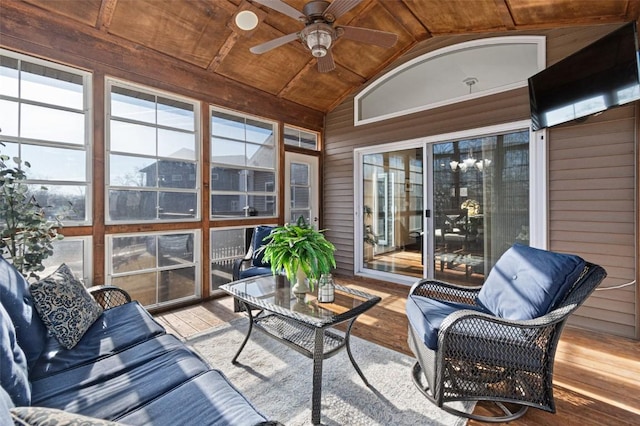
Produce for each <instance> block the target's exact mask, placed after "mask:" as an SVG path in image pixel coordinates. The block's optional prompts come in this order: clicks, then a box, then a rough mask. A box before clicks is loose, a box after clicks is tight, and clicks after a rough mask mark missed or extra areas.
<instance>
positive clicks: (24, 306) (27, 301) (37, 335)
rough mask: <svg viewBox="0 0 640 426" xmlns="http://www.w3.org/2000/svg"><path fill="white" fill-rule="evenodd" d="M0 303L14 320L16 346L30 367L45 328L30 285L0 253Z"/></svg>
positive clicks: (41, 347) (38, 348) (38, 354)
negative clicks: (36, 308) (37, 310)
mask: <svg viewBox="0 0 640 426" xmlns="http://www.w3.org/2000/svg"><path fill="white" fill-rule="evenodd" d="M0 302H2V305H3V306H4V308H5V310H6V311H7V313H8V314H9V316H10V317H11V320H12V321H13V325H14V327H15V330H16V338H17V340H18V345H19V346H20V347H21V348H22V350H23V351H24V354H25V356H26V357H27V365H28V366H29V368H31V367H32V366H33V365H34V364H35V363H36V361H37V360H38V358H39V357H40V354H42V351H43V350H44V345H45V342H46V339H47V329H46V327H45V326H44V324H43V323H42V321H41V320H40V317H39V316H38V313H37V312H36V310H35V308H34V307H33V298H32V297H31V294H30V293H29V284H28V283H27V281H26V280H25V279H24V277H23V276H22V275H21V274H20V272H18V271H17V270H16V268H14V267H13V265H12V264H11V263H9V262H7V261H6V260H5V259H4V258H3V257H2V256H0Z"/></svg>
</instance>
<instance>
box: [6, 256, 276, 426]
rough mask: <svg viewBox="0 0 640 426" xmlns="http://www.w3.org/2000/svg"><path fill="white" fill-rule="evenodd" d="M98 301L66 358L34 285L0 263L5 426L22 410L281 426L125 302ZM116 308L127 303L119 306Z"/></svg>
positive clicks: (103, 292) (107, 293)
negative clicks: (94, 314)
mask: <svg viewBox="0 0 640 426" xmlns="http://www.w3.org/2000/svg"><path fill="white" fill-rule="evenodd" d="M96 294H97V296H96V297H95V299H96V300H97V301H98V302H101V303H100V304H101V305H102V307H103V308H104V311H103V312H102V313H101V314H100V316H99V317H98V319H97V320H96V321H95V322H93V324H92V325H91V326H90V327H89V328H88V330H87V331H86V333H84V335H83V336H82V338H81V339H80V341H79V343H77V345H76V346H75V347H73V348H72V349H66V348H65V347H63V346H62V345H61V344H60V342H59V341H58V340H57V339H56V338H55V337H53V336H52V335H51V334H50V333H48V330H47V328H46V326H45V325H44V324H43V322H42V320H41V319H40V317H39V315H38V312H36V309H35V308H34V299H33V297H32V295H31V294H30V292H29V286H28V283H27V282H26V281H25V279H24V278H23V277H22V276H21V275H20V274H19V273H18V272H17V271H16V270H15V269H14V268H13V266H12V265H11V264H9V263H8V262H7V261H6V260H4V259H2V258H1V257H0V301H1V302H2V303H1V305H0V344H1V346H2V352H1V354H0V384H1V385H2V387H1V388H0V424H2V425H4V424H6V423H7V422H8V421H9V420H8V419H11V416H12V415H14V418H15V413H14V412H15V411H19V408H21V407H47V408H48V409H52V410H50V411H52V412H56V410H64V412H65V413H63V414H69V415H78V416H79V417H80V416H89V417H91V418H96V421H97V419H104V420H109V421H113V422H118V423H123V424H127V425H143V424H144V425H171V426H175V425H182V424H193V425H257V424H277V422H269V421H267V419H266V418H265V417H264V416H263V415H262V414H260V413H259V412H258V411H257V410H256V409H255V408H254V407H253V405H252V404H251V403H250V402H249V401H248V400H247V399H246V398H245V397H244V396H243V395H242V394H241V393H240V392H239V391H238V390H237V389H236V388H235V387H234V386H233V385H232V384H231V383H230V382H229V381H228V380H227V379H226V377H225V376H224V375H223V374H222V373H221V372H220V371H218V370H215V369H212V368H211V367H210V366H209V365H208V364H207V363H206V362H205V361H204V360H203V359H202V358H200V357H199V356H198V355H197V354H196V353H195V352H193V351H192V350H190V349H189V348H188V347H187V346H186V345H185V344H184V343H182V342H181V341H180V340H179V339H177V338H176V337H175V336H173V335H170V334H167V333H166V332H165V330H164V328H163V327H162V326H161V325H160V324H159V323H157V322H156V321H155V320H154V319H153V318H152V317H151V315H149V313H148V312H147V311H146V310H145V309H144V308H143V307H142V306H141V305H140V304H139V303H137V302H135V301H134V302H128V301H127V297H128V295H126V293H124V292H121V291H119V289H116V288H114V287H111V288H105V287H103V288H100V289H98V293H96ZM114 295H115V296H116V297H115V298H114V297H113V296H114ZM117 299H120V300H121V301H123V302H126V303H122V304H119V305H117V306H113V304H114V302H113V300H117ZM118 303H119V302H118ZM118 303H116V304H118ZM32 409H33V408H32ZM53 409H56V410H53ZM10 410H11V411H10ZM43 411H44V410H43ZM9 424H11V423H9ZM21 424H23V423H21ZM25 424H32V423H25Z"/></svg>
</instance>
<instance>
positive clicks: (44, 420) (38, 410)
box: [2, 407, 119, 426]
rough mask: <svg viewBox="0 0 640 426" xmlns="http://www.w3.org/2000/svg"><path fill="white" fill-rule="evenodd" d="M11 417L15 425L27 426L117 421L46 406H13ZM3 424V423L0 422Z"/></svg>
mask: <svg viewBox="0 0 640 426" xmlns="http://www.w3.org/2000/svg"><path fill="white" fill-rule="evenodd" d="M10 412H11V417H13V419H14V420H15V423H16V425H18V424H19V425H29V426H118V425H119V423H114V422H110V421H107V420H102V419H96V418H95V417H86V416H81V415H79V414H72V413H67V412H66V411H62V410H56V409H55V408H46V407H15V408H12V409H11V411H10ZM2 424H4V423H2Z"/></svg>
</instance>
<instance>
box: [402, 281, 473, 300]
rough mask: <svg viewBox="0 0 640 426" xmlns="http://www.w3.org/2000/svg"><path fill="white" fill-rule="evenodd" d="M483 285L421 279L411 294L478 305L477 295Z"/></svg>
mask: <svg viewBox="0 0 640 426" xmlns="http://www.w3.org/2000/svg"><path fill="white" fill-rule="evenodd" d="M481 288H482V287H480V286H477V287H467V286H461V285H456V284H452V283H448V282H445V281H438V280H429V279H425V280H420V281H418V282H417V283H415V284H414V285H413V287H412V288H411V291H410V294H415V295H417V296H424V297H428V298H430V299H436V300H442V301H447V302H457V303H466V304H467V305H476V296H477V295H478V293H479V292H480V289H481Z"/></svg>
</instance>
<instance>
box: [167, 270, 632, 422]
mask: <svg viewBox="0 0 640 426" xmlns="http://www.w3.org/2000/svg"><path fill="white" fill-rule="evenodd" d="M336 278H337V281H338V282H339V283H341V284H343V285H348V286H351V287H355V288H359V289H361V290H364V291H367V292H369V293H373V294H376V295H379V296H380V297H381V298H382V301H381V302H380V303H379V304H378V305H376V306H375V307H374V308H373V309H371V310H370V311H368V312H367V313H366V314H363V315H361V316H360V317H359V318H358V321H357V322H356V323H355V325H354V326H353V331H352V332H353V334H354V335H356V336H359V337H362V338H364V339H367V340H369V341H372V342H375V343H377V344H380V345H382V346H386V347H388V348H390V349H393V350H396V351H399V352H402V353H405V354H408V355H411V352H410V351H409V349H408V346H407V343H406V341H407V319H406V316H405V313H404V312H405V310H404V307H405V299H406V297H407V294H408V290H409V288H408V287H406V286H401V285H395V284H389V283H386V282H379V281H373V280H361V279H347V278H344V277H336ZM240 315H241V314H238V313H234V312H233V300H232V299H231V298H230V297H222V298H219V299H213V300H209V301H206V302H204V303H201V304H199V305H194V306H190V307H186V308H182V309H178V310H174V311H170V312H165V313H162V314H158V315H156V319H157V320H158V321H159V322H160V323H162V324H163V325H164V326H165V327H166V328H167V329H168V330H169V331H170V332H173V333H174V334H176V335H178V336H179V337H183V338H186V337H189V336H191V335H193V334H196V333H200V332H202V331H205V330H207V329H209V328H211V327H215V326H216V325H220V324H222V323H225V322H228V321H230V320H231V319H233V318H236V317H237V316H240ZM554 370H555V371H554V393H555V399H556V408H557V412H556V414H550V413H547V412H544V411H541V410H536V409H529V411H528V412H527V414H526V415H525V416H524V417H522V418H521V419H519V420H517V421H514V422H511V423H510V424H513V425H518V426H520V425H522V426H525V425H526V426H528V425H563V426H564V425H581V426H588V425H594V426H595V425H640V341H634V340H629V339H624V338H620V337H614V336H609V335H605V334H600V333H595V332H591V331H586V330H581V329H577V328H571V327H566V328H565V330H564V332H563V334H562V338H561V340H560V345H559V347H558V350H557V352H556V361H555V369H554ZM407 374H410V371H407ZM425 403H428V401H427V400H426V399H425ZM486 412H487V408H485V407H483V406H482V405H479V406H478V407H476V410H475V413H477V414H486ZM480 424H483V423H481V422H477V421H470V422H469V425H480Z"/></svg>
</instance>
